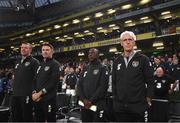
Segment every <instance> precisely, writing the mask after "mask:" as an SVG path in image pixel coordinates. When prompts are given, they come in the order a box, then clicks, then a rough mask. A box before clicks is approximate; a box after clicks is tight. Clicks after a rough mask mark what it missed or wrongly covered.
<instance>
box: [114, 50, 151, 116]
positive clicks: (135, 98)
mask: <svg viewBox="0 0 180 123" xmlns="http://www.w3.org/2000/svg"><path fill="white" fill-rule="evenodd" d="M152 80H153V68H152V65H151V63H150V61H149V59H148V57H146V56H144V55H142V54H140V53H135V55H134V56H133V57H132V59H131V60H130V61H129V63H128V66H127V67H126V65H125V62H124V57H123V56H122V55H121V56H119V57H118V58H117V59H116V60H115V61H114V64H113V71H112V91H113V98H114V99H113V108H114V111H116V112H119V111H120V110H127V109H128V110H131V111H134V112H137V113H142V112H144V111H145V109H146V106H147V101H146V97H150V98H151V97H152V95H153V82H152ZM146 85H147V87H146Z"/></svg>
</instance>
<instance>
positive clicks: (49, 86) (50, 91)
mask: <svg viewBox="0 0 180 123" xmlns="http://www.w3.org/2000/svg"><path fill="white" fill-rule="evenodd" d="M59 67H60V65H59V63H58V62H57V61H56V60H55V59H53V58H50V59H46V61H43V62H42V63H41V64H40V66H39V68H38V70H37V74H36V83H35V85H34V90H36V91H37V92H39V91H40V90H42V89H45V90H46V91H47V93H46V94H44V95H43V98H42V101H47V100H50V99H52V98H55V97H56V87H57V86H56V85H57V83H58V82H59V77H60V70H59Z"/></svg>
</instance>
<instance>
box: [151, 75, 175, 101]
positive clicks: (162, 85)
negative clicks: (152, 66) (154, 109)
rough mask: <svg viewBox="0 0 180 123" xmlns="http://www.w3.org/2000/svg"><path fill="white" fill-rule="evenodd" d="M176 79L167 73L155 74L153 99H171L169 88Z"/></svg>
mask: <svg viewBox="0 0 180 123" xmlns="http://www.w3.org/2000/svg"><path fill="white" fill-rule="evenodd" d="M174 81H175V80H174V79H173V78H172V77H171V76H169V75H167V74H165V75H163V76H162V77H158V76H156V75H155V76H154V81H153V82H154V95H153V99H166V100H168V99H169V89H170V86H171V84H173V83H174Z"/></svg>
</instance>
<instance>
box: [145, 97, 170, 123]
mask: <svg viewBox="0 0 180 123" xmlns="http://www.w3.org/2000/svg"><path fill="white" fill-rule="evenodd" d="M148 119H149V121H150V122H168V120H169V102H161V101H154V100H153V101H152V106H151V108H150V109H149V118H148Z"/></svg>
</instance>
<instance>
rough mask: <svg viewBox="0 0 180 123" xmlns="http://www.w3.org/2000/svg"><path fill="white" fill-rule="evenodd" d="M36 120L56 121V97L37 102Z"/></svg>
mask: <svg viewBox="0 0 180 123" xmlns="http://www.w3.org/2000/svg"><path fill="white" fill-rule="evenodd" d="M34 109H35V110H34V111H35V120H36V122H56V99H51V100H47V101H39V102H36V103H35V107H34Z"/></svg>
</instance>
